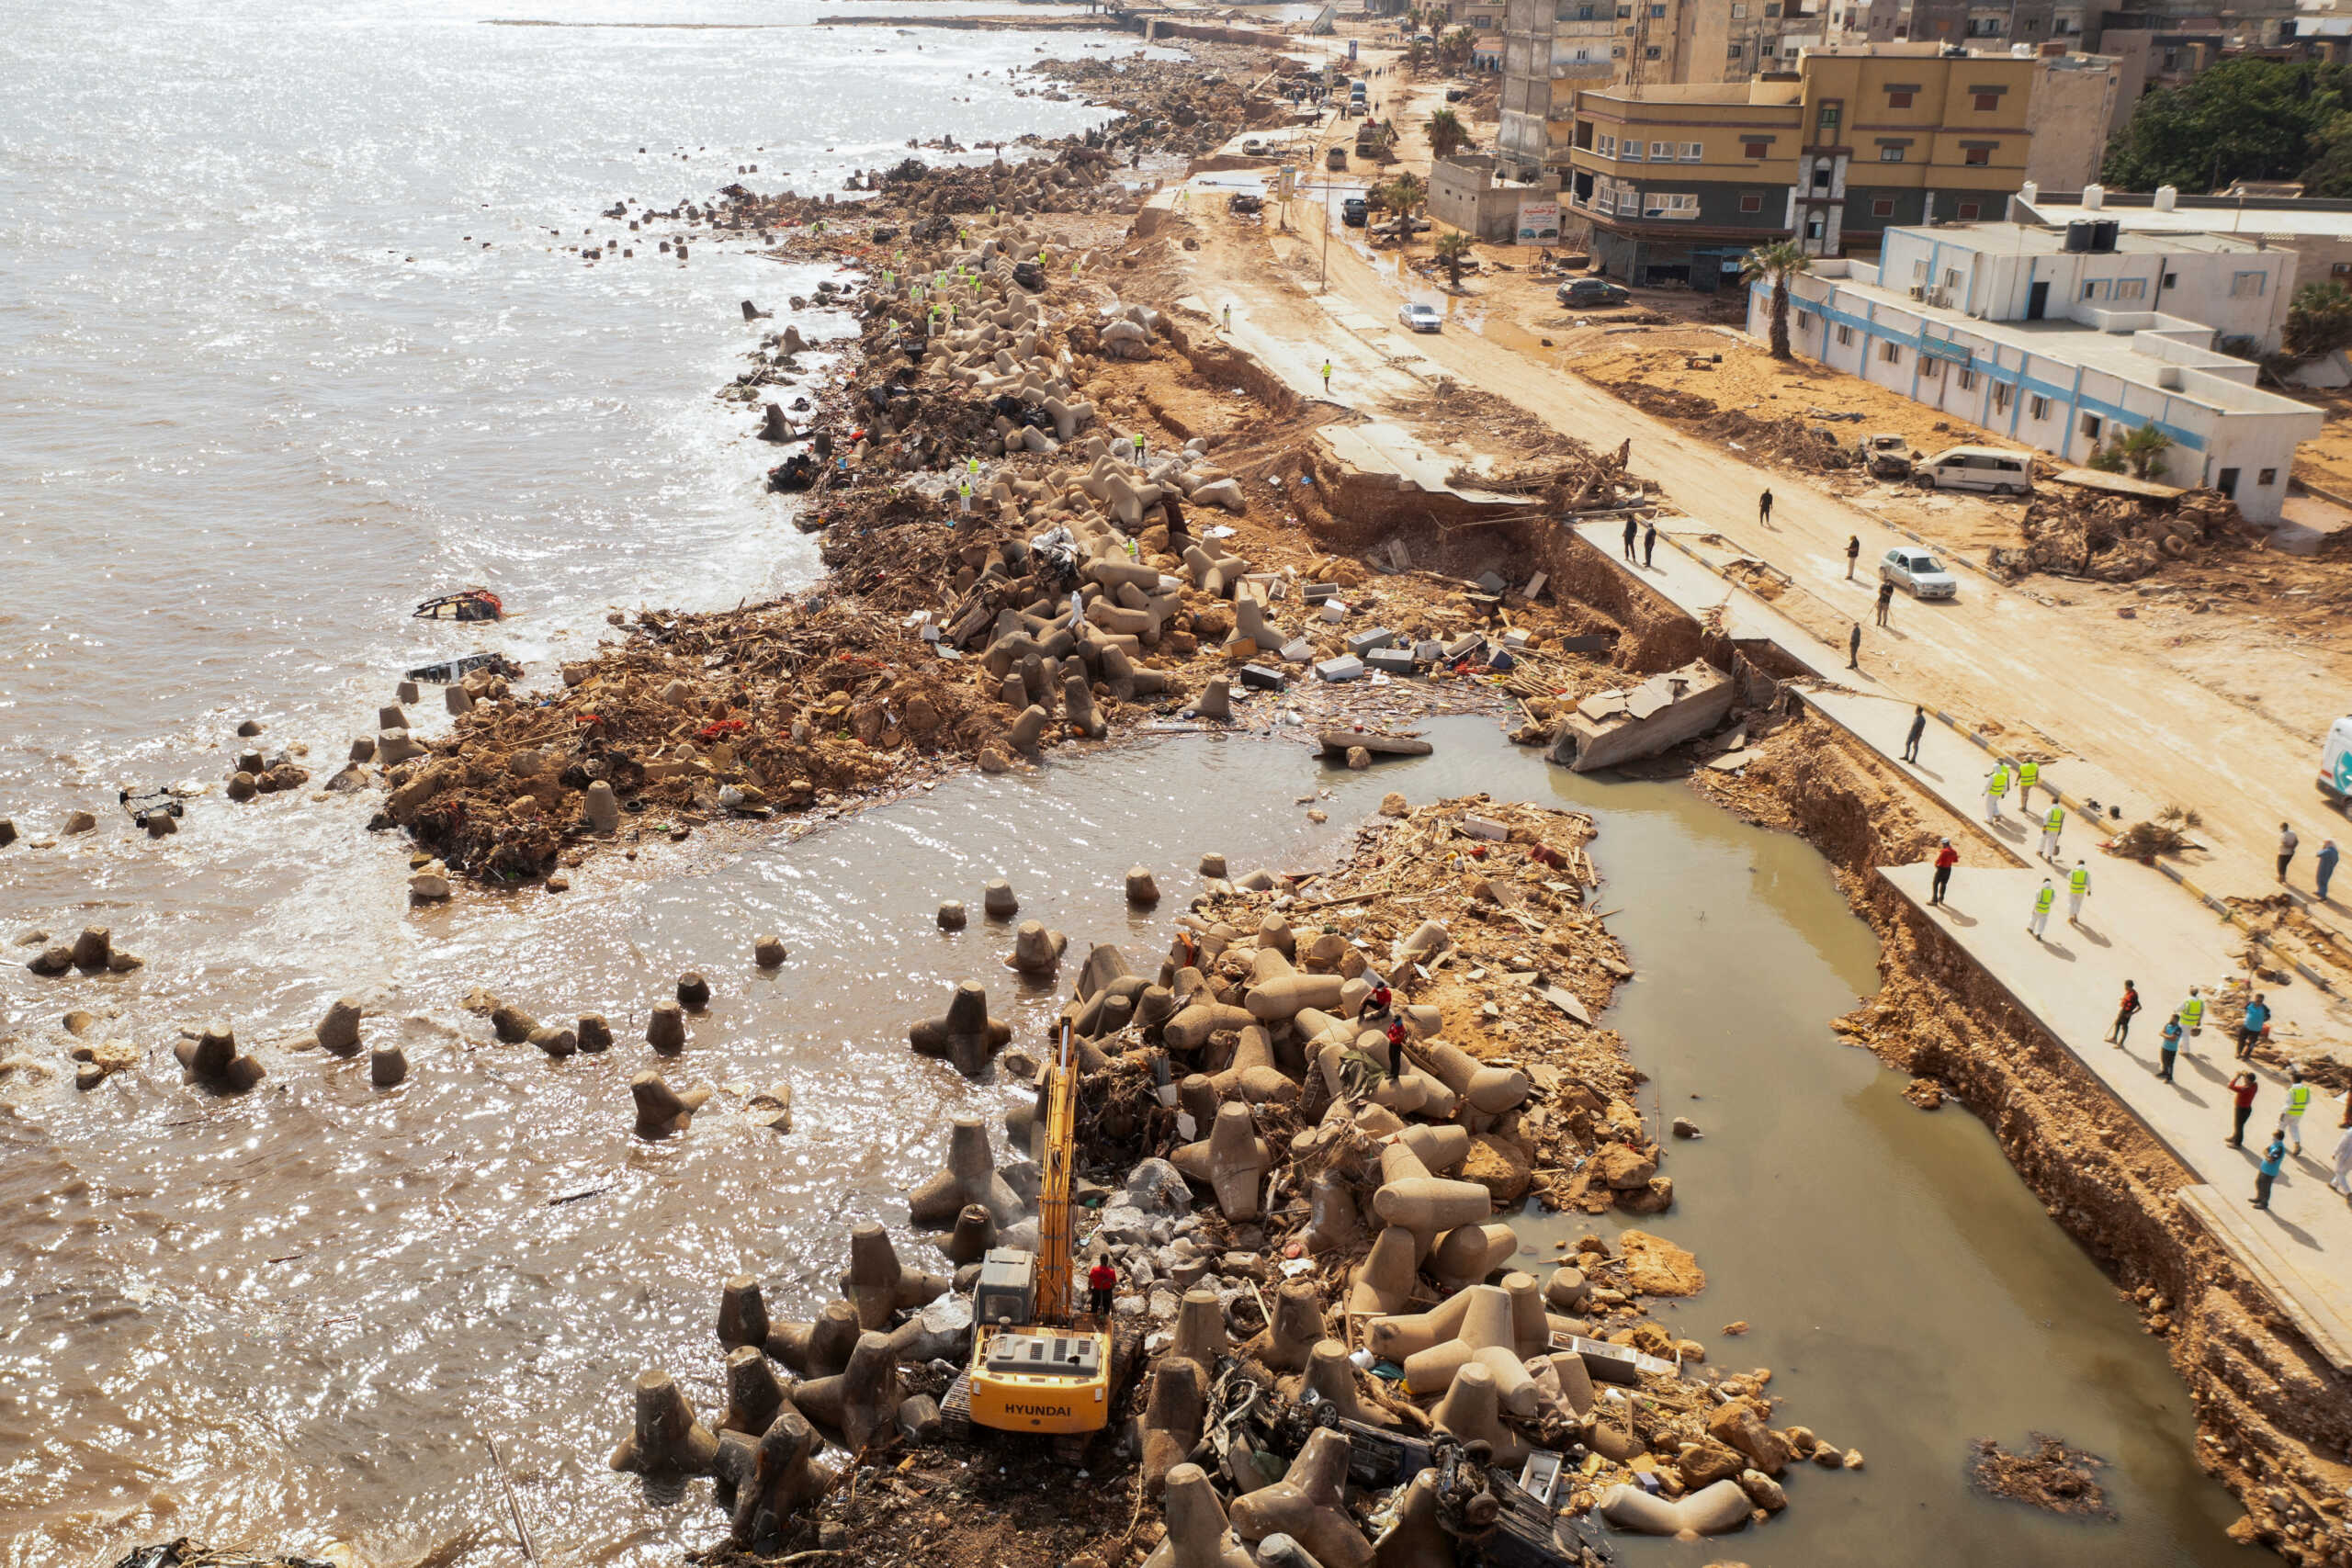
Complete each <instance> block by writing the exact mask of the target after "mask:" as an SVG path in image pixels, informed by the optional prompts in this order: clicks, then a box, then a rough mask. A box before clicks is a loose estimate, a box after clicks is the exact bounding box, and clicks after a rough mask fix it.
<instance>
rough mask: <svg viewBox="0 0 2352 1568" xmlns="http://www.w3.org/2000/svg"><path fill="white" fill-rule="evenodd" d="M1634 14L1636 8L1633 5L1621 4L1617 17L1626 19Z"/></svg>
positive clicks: (1621, 19)
mask: <svg viewBox="0 0 2352 1568" xmlns="http://www.w3.org/2000/svg"><path fill="white" fill-rule="evenodd" d="M1633 14H1634V8H1633V7H1632V6H1618V7H1617V17H1618V19H1619V20H1620V21H1623V20H1624V19H1625V18H1627V17H1631V16H1632V15H1633Z"/></svg>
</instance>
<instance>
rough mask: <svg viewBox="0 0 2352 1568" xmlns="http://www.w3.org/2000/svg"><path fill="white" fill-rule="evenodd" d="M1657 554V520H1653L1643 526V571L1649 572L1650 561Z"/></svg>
mask: <svg viewBox="0 0 2352 1568" xmlns="http://www.w3.org/2000/svg"><path fill="white" fill-rule="evenodd" d="M1656 555H1657V519H1656V518H1652V519H1651V520H1650V521H1649V522H1647V523H1645V524H1644V525H1642V570H1644V571H1647V570H1649V566H1650V559H1651V558H1652V557H1654V556H1656Z"/></svg>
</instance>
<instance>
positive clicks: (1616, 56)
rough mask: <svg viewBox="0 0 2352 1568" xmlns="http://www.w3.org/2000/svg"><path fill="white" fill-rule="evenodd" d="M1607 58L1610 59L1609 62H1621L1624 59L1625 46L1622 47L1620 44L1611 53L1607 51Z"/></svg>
mask: <svg viewBox="0 0 2352 1568" xmlns="http://www.w3.org/2000/svg"><path fill="white" fill-rule="evenodd" d="M1609 58H1610V59H1611V60H1623V59H1624V58H1625V46H1624V45H1623V44H1622V43H1621V44H1619V45H1618V46H1617V47H1616V48H1615V49H1612V50H1611V51H1609Z"/></svg>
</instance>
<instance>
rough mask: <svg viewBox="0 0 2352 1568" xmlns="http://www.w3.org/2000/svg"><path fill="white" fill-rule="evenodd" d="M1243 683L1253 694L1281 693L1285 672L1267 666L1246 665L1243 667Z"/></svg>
mask: <svg viewBox="0 0 2352 1568" xmlns="http://www.w3.org/2000/svg"><path fill="white" fill-rule="evenodd" d="M1241 683H1242V684H1243V685H1244V686H1247V687H1249V688H1250V690H1251V691H1253V692H1279V691H1281V690H1282V689H1283V672H1282V671H1279V670H1277V669H1274V668H1273V667H1272V665H1267V664H1245V665H1243V666H1242V667H1241Z"/></svg>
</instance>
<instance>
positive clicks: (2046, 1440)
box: [1969, 1432, 2115, 1519]
mask: <svg viewBox="0 0 2352 1568" xmlns="http://www.w3.org/2000/svg"><path fill="white" fill-rule="evenodd" d="M2027 1436H2028V1437H2030V1438H2031V1439H2032V1441H2033V1445H2034V1446H2033V1450H2032V1451H2031V1452H2030V1453H2022V1454H2019V1453H2011V1452H2010V1451H2009V1450H2007V1449H2005V1448H2003V1447H2001V1445H2000V1444H1999V1443H1998V1442H1996V1441H1995V1440H1994V1439H1993V1438H1977V1439H1976V1441H1975V1443H1974V1444H1973V1445H1972V1446H1973V1449H1974V1450H1975V1453H1976V1462H1975V1463H1974V1464H1973V1465H1971V1466H1970V1467H1969V1479H1970V1480H1971V1481H1972V1482H1973V1483H1974V1484H1975V1486H1976V1488H1977V1489H1978V1490H1979V1491H1982V1492H1987V1493H1990V1494H1991V1495H1994V1496H1996V1497H2007V1498H2008V1499H2009V1500H2010V1501H2012V1502H2017V1503H2030V1504H2032V1505H2033V1506H2035V1507H2037V1508H2042V1509H2046V1510H2048V1511H2049V1512H2051V1513H2053V1514H2072V1515H2075V1516H2076V1517H2082V1518H2095V1519H2112V1518H2113V1517H2115V1510H2114V1509H2112V1508H2110V1507H2109V1506H2107V1492H2106V1489H2105V1488H2103V1487H2101V1486H2100V1485H2099V1483H2098V1472H2100V1471H2101V1470H2104V1469H2106V1468H2107V1461H2105V1460H2103V1459H2101V1458H2099V1457H2098V1455H2097V1454H2093V1453H2086V1452H2085V1451H2084V1450H2081V1449H2075V1448H2069V1447H2067V1446H2066V1445H2065V1444H2064V1443H2063V1442H2061V1441H2060V1440H2059V1439H2058V1438H2053V1437H2051V1436H2050V1435H2049V1434H2048V1433H2046V1432H2030V1433H2028V1434H2027Z"/></svg>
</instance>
